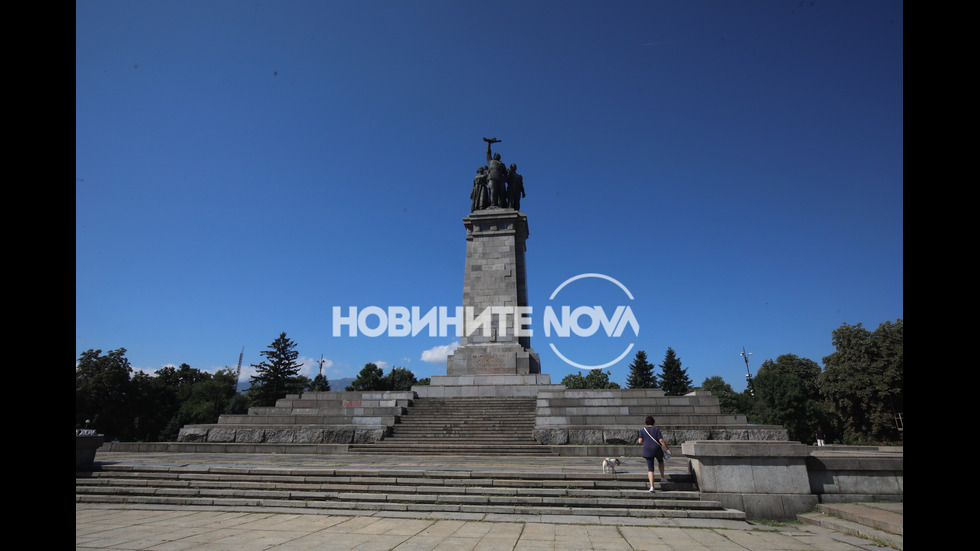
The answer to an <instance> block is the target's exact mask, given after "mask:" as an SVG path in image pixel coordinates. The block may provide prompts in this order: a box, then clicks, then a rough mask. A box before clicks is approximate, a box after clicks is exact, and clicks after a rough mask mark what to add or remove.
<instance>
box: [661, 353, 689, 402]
mask: <svg viewBox="0 0 980 551" xmlns="http://www.w3.org/2000/svg"><path fill="white" fill-rule="evenodd" d="M660 369H662V370H663V375H661V376H660V381H661V383H660V386H661V388H663V389H664V394H666V395H667V396H683V395H685V394H687V393H688V392H690V391H691V387H692V386H694V385H693V384H692V383H691V379H690V378H688V376H687V370H686V369H684V368H682V367H681V359H680V358H678V357H677V354H676V353H675V352H674V349H673V348H670V347H667V353H666V354H665V355H664V363H662V364H660Z"/></svg>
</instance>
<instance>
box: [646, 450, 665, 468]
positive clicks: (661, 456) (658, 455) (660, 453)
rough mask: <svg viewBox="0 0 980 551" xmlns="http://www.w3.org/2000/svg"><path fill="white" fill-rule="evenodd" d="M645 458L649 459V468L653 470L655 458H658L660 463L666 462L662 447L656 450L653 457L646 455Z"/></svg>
mask: <svg viewBox="0 0 980 551" xmlns="http://www.w3.org/2000/svg"><path fill="white" fill-rule="evenodd" d="M643 459H646V460H647V470H648V471H651V472H652V471H653V460H654V459H656V460H657V462H658V463H660V464H661V465H663V464H664V449H663V448H661V447H657V451H656V452H654V454H653V457H644V458H643Z"/></svg>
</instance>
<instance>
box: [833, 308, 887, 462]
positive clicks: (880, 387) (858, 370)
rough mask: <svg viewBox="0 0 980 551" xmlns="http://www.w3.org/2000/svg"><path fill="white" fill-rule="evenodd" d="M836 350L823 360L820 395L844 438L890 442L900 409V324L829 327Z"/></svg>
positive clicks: (850, 441) (847, 441)
mask: <svg viewBox="0 0 980 551" xmlns="http://www.w3.org/2000/svg"><path fill="white" fill-rule="evenodd" d="M832 336H833V344H834V346H835V347H836V348H837V350H836V352H834V353H833V354H831V355H829V356H827V357H825V358H824V359H823V363H824V371H823V373H822V374H821V376H820V379H819V386H820V392H821V394H822V395H823V396H824V397H825V398H826V400H827V406H828V408H829V412H830V415H831V416H832V418H833V419H834V421H835V424H836V426H837V427H838V430H839V431H840V432H841V436H842V437H843V440H844V441H845V442H846V443H864V442H883V441H894V440H897V439H898V437H899V434H898V430H897V426H896V421H895V418H896V415H897V414H899V413H903V412H904V398H905V384H904V380H903V377H904V326H903V321H902V320H901V319H898V320H896V321H895V322H884V323H882V324H880V325H879V326H878V329H876V330H875V331H874V332H871V331H868V330H867V329H865V328H864V327H863V326H862V325H861V324H860V323H859V324H857V325H848V324H846V323H845V324H843V325H841V326H840V327H839V328H837V329H835V330H834V332H833V335H832Z"/></svg>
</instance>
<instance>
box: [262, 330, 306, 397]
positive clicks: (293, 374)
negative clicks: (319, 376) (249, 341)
mask: <svg viewBox="0 0 980 551" xmlns="http://www.w3.org/2000/svg"><path fill="white" fill-rule="evenodd" d="M295 349H296V343H294V342H293V341H291V340H290V339H289V338H288V337H286V333H285V332H283V333H281V334H280V335H279V338H277V339H276V340H274V341H272V344H271V345H270V346H269V348H268V349H267V350H263V351H262V352H260V353H259V355H261V356H263V357H264V358H265V359H264V360H263V361H262V362H261V363H258V364H252V367H254V368H255V372H256V374H255V375H253V376H252V385H251V387H250V388H249V390H248V393H249V398H250V399H251V401H252V404H253V405H255V406H260V407H261V406H272V405H275V403H276V400H278V399H279V398H283V397H285V396H286V394H289V393H290V392H301V391H302V390H303V388H304V384H309V379H308V378H306V377H301V376H300V375H299V369H300V367H302V366H303V364H301V363H298V362H296V358H298V357H299V352H297V351H296V350H295Z"/></svg>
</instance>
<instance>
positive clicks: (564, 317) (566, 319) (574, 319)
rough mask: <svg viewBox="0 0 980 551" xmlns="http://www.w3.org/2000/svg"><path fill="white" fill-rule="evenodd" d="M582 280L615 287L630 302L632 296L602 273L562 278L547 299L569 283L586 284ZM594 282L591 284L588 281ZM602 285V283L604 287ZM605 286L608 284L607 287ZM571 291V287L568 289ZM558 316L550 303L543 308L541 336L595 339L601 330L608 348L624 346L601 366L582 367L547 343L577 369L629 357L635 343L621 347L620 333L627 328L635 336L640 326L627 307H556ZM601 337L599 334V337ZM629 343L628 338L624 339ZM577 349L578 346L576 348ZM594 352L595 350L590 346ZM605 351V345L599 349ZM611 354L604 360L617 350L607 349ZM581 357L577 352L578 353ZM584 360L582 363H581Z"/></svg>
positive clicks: (567, 354)
mask: <svg viewBox="0 0 980 551" xmlns="http://www.w3.org/2000/svg"><path fill="white" fill-rule="evenodd" d="M585 280H599V281H600V282H603V281H604V282H608V283H612V284H613V285H615V286H616V287H617V288H618V289H619V290H620V291H622V293H623V295H625V296H626V298H627V299H629V300H630V301H632V300H633V294H632V293H630V291H629V289H627V288H626V286H625V285H623V284H622V283H620V282H619V281H617V280H615V279H613V278H611V277H609V276H607V275H603V274H579V275H577V276H575V277H571V278H568V279H566V280H565V281H564V282H563V283H562V284H561V285H559V286H558V287H557V288H555V290H554V291H553V292H552V293H551V296H550V297H549V298H548V300H551V301H554V300H555V298H556V297H557V296H558V294H559V293H560V292H561V291H562V290H564V289H565V288H566V287H569V285H571V284H572V283H576V282H578V283H579V286H581V284H583V283H586V281H585ZM590 283H594V282H590ZM604 285H605V284H604ZM607 286H608V285H607ZM569 291H571V288H569ZM558 312H560V315H558V314H556V312H555V308H554V307H552V306H551V305H550V304H549V305H548V306H546V307H545V310H544V334H545V337H548V338H551V336H552V333H554V336H555V337H557V338H558V339H570V338H571V337H572V335H573V334H574V335H575V336H576V337H592V338H594V337H597V333H599V331H600V330H601V331H602V332H603V333H605V336H606V337H607V338H606V339H605V340H606V341H608V342H609V346H613V347H616V346H625V350H623V352H622V353H620V354H619V355H618V356H616V357H615V359H613V360H612V361H608V362H605V363H601V362H600V363H598V364H596V363H592V364H585V363H582V362H581V361H575V360H573V359H571V358H570V357H569V356H571V355H574V354H571V353H562V352H561V351H559V350H558V346H557V345H556V344H555V343H554V342H549V343H548V345H549V346H550V347H551V350H552V351H553V352H554V353H555V355H557V356H558V357H559V358H561V359H562V361H564V362H565V363H567V364H568V365H571V366H573V367H577V368H579V369H590V370H591V369H604V368H606V367H609V366H611V365H614V364H616V363H618V362H620V361H622V359H623V358H625V357H626V355H627V354H629V352H630V350H632V349H633V346H634V345H635V344H636V343H635V342H629V343H628V344H625V345H623V344H622V342H621V341H622V340H623V338H622V337H623V334H624V333H625V332H626V330H627V329H630V330H631V332H632V336H633V337H635V336H637V335H639V333H640V324H639V322H638V321H636V316H634V315H633V310H632V309H631V308H630V307H629V306H628V305H618V306H615V307H611V308H609V309H608V313H607V309H606V308H603V307H602V306H577V307H574V308H573V307H571V306H560V307H559V308H558ZM599 336H601V335H599ZM628 340H631V339H628ZM562 348H566V349H571V348H575V346H574V344H573V343H571V342H569V343H567V344H566V343H562ZM579 348H581V346H579ZM590 348H591V349H593V350H594V348H595V347H590ZM603 348H605V346H604V347H603ZM611 350H612V352H609V353H608V357H612V356H613V355H614V354H615V353H616V351H617V350H618V348H613V349H611ZM579 354H581V352H579ZM583 361H584V360H583Z"/></svg>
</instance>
